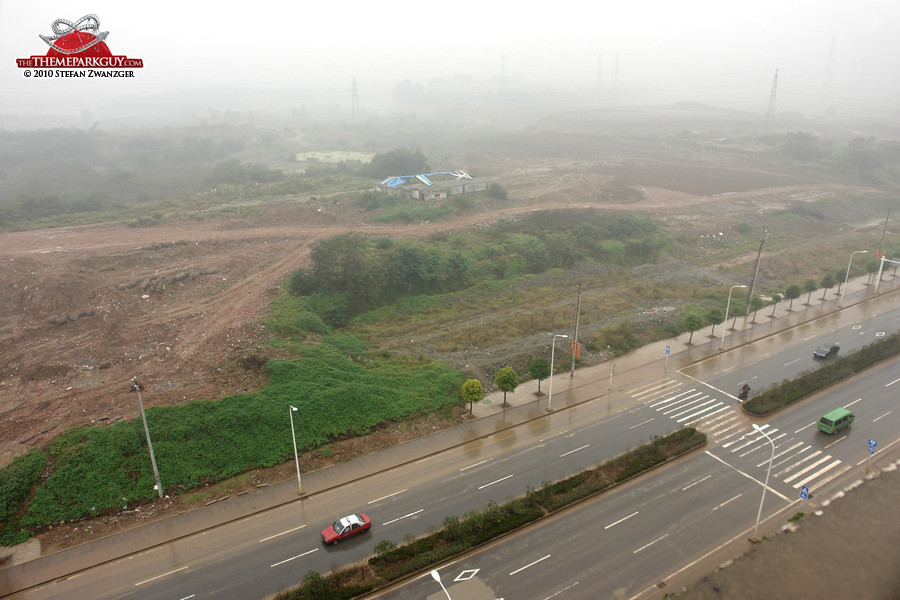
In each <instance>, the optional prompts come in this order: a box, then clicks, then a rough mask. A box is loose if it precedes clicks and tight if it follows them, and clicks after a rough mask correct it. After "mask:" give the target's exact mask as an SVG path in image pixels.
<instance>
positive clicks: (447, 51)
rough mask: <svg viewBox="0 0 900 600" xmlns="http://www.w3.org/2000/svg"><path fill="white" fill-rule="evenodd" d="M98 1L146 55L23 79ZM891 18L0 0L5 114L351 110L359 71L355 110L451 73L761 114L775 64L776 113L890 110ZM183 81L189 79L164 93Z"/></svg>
mask: <svg viewBox="0 0 900 600" xmlns="http://www.w3.org/2000/svg"><path fill="white" fill-rule="evenodd" d="M198 4H199V5H198ZM88 13H93V14H96V15H98V17H99V19H100V25H101V31H109V37H108V38H107V40H106V41H107V44H108V45H109V47H110V49H111V50H112V52H113V53H114V54H119V55H122V54H124V55H127V56H129V57H138V58H142V59H143V60H144V65H145V67H144V68H143V69H141V70H138V71H137V72H136V77H135V78H134V79H129V80H124V79H110V80H98V79H93V80H84V79H82V80H74V79H69V80H61V79H35V78H26V77H24V75H23V73H22V71H23V70H22V69H19V68H17V66H16V63H15V59H16V58H22V57H27V56H31V55H43V54H45V53H46V51H47V46H46V44H45V43H44V42H43V41H42V40H40V39H39V38H38V35H39V34H44V35H47V34H49V33H50V26H51V23H52V22H53V20H55V19H57V18H65V19H68V20H71V21H75V20H77V19H78V18H80V17H81V16H83V15H85V14H88ZM897 22H900V5H898V4H897V3H896V2H891V1H889V0H862V1H860V2H857V3H855V4H854V5H852V8H851V7H850V5H848V4H847V3H845V2H836V1H833V0H829V1H826V2H814V1H807V0H803V1H792V2H786V3H785V2H776V1H772V0H765V1H763V2H754V3H745V4H743V5H740V6H736V5H735V3H731V2H714V1H705V0H690V1H687V2H677V3H673V2H661V1H653V2H648V1H637V2H628V3H626V2H620V3H615V4H614V5H612V6H610V5H608V4H606V3H604V4H601V3H585V2H574V1H569V0H563V1H562V2H554V3H550V4H543V5H540V7H539V8H537V9H536V8H526V7H525V5H519V6H509V5H508V4H506V3H503V4H502V5H501V3H490V2H473V1H471V0H463V1H461V2H453V3H437V4H435V3H430V4H429V3H421V2H408V1H403V2H397V1H393V2H392V1H388V2H380V3H375V2H366V3H362V2H359V3H356V2H354V3H337V2H316V3H313V2H303V3H301V2H266V1H264V2H259V3H249V2H218V3H209V2H207V3H184V2H179V3H176V2H172V1H170V0H164V1H162V2H156V3H153V4H149V3H148V4H143V5H141V6H140V7H137V6H133V5H127V4H125V3H121V2H111V1H108V0H94V1H92V2H87V3H84V2H79V3H73V2H62V1H45V2H29V3H24V2H13V1H11V0H0V65H2V68H0V119H2V120H0V127H3V128H17V127H22V126H29V127H34V126H39V125H36V122H35V121H34V118H35V117H36V116H39V115H56V117H55V118H54V120H53V124H59V122H60V118H62V121H65V117H67V116H68V117H72V118H73V120H72V124H76V125H78V124H82V123H80V121H79V120H78V118H77V117H79V115H81V114H82V111H83V110H88V111H93V114H94V117H95V118H98V117H100V116H101V115H112V114H115V115H116V116H118V117H119V118H125V117H129V118H134V119H141V118H142V117H147V116H149V115H150V114H151V113H152V111H157V112H158V111H159V109H160V108H165V109H166V111H167V114H169V115H170V116H172V115H175V114H178V113H180V112H185V113H190V112H191V111H195V112H196V111H197V110H201V109H202V108H203V107H205V106H206V105H209V106H214V107H216V108H235V109H241V110H252V109H253V108H254V106H253V104H254V103H256V102H259V103H261V104H263V105H267V106H269V107H272V106H277V105H278V104H279V103H280V104H283V105H284V104H289V105H291V106H300V105H305V106H310V105H328V106H331V107H334V108H336V109H339V110H350V108H351V105H352V102H353V81H354V79H355V80H356V86H357V87H356V89H357V98H358V101H359V107H360V110H362V111H381V110H386V109H390V108H391V107H392V91H393V90H394V89H395V87H396V86H397V85H398V84H399V83H401V82H403V81H404V80H410V81H411V82H414V83H415V84H421V85H423V86H429V85H436V81H437V80H444V82H443V83H444V86H443V89H448V86H449V89H450V90H451V91H456V92H458V93H459V94H460V95H466V94H471V93H481V92H483V91H494V92H496V91H503V92H507V93H512V94H529V93H535V92H542V93H545V92H548V91H552V93H553V94H555V96H554V97H555V98H556V102H558V103H559V105H560V107H573V106H608V105H626V104H642V105H665V104H671V103H674V102H684V101H687V102H700V103H704V104H711V105H716V106H722V107H728V108H735V109H740V110H745V111H750V112H755V113H765V112H766V110H767V108H768V106H769V99H770V94H771V90H772V84H773V78H774V76H775V72H776V69H777V70H778V73H779V75H778V88H777V98H776V108H777V109H778V110H779V111H797V112H801V113H808V114H817V115H836V116H841V115H851V114H852V115H854V116H860V115H885V114H894V115H896V113H897V109H898V108H900V77H898V73H900V42H898V38H897V36H896V31H894V30H892V27H893V26H894V25H896V23H897ZM235 88H242V89H243V92H241V93H238V92H236V91H235ZM250 90H254V92H253V93H250V94H249V95H248V93H247V92H248V91H250ZM256 90H261V91H263V92H264V93H263V94H260V93H258V92H256ZM181 91H192V93H191V94H188V95H184V96H181V100H179V94H171V92H181ZM161 94H162V95H161ZM148 99H149V100H148ZM161 103H162V104H166V106H160V104H161ZM281 108H290V106H281ZM101 120H102V119H101ZM48 123H49V122H48Z"/></svg>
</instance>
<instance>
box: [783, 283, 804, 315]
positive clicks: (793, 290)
mask: <svg viewBox="0 0 900 600" xmlns="http://www.w3.org/2000/svg"><path fill="white" fill-rule="evenodd" d="M802 291H803V290H801V289H800V286H799V285H797V284H795V283H794V284H791V285H789V286H788V287H787V289H786V290H784V299H785V300H790V301H791V303H790V304H789V305H788V312H791V311H792V310H793V309H794V300H796V299H797V298H799V297H800V293H801V292H802Z"/></svg>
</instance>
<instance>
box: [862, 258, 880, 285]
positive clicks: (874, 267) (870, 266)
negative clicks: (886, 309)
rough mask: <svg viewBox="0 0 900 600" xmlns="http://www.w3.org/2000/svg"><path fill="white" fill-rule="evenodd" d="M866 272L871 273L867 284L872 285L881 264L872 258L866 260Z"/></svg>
mask: <svg viewBox="0 0 900 600" xmlns="http://www.w3.org/2000/svg"><path fill="white" fill-rule="evenodd" d="M865 267H866V273H868V274H869V280H868V283H867V284H866V285H872V282H873V281H874V280H875V274H876V273H878V269H879V267H880V264H879V262H878V261H877V260H870V261H868V262H866V265H865Z"/></svg>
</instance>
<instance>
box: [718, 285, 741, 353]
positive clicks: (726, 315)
mask: <svg viewBox="0 0 900 600" xmlns="http://www.w3.org/2000/svg"><path fill="white" fill-rule="evenodd" d="M745 287H747V286H746V285H733V286H731V289H730V290H728V304H726V305H725V320H724V321H722V343H721V344H719V350H721V349H722V348H724V347H725V331H727V330H728V309H729V308H731V292H733V291H734V290H736V289H737V288H745Z"/></svg>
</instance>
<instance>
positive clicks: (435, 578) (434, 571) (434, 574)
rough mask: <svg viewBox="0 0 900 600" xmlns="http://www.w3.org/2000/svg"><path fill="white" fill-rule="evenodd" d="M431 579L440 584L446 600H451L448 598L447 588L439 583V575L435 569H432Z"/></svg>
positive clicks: (451, 599)
mask: <svg viewBox="0 0 900 600" xmlns="http://www.w3.org/2000/svg"><path fill="white" fill-rule="evenodd" d="M431 578H432V579H434V580H435V581H437V582H438V583H440V584H441V589H442V590H444V593H445V594H447V600H453V598H451V597H450V592H448V591H447V588H445V587H444V584H443V583H441V574H440V573H438V572H437V571H436V570H435V569H432V570H431Z"/></svg>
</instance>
